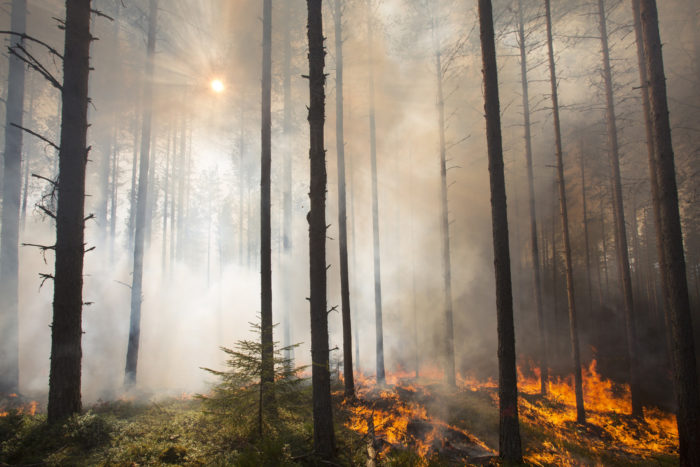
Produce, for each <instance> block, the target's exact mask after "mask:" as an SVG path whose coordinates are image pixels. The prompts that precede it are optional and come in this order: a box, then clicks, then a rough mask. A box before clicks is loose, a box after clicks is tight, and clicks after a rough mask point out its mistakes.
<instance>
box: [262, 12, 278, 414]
mask: <svg viewBox="0 0 700 467" xmlns="http://www.w3.org/2000/svg"><path fill="white" fill-rule="evenodd" d="M271 105H272V0H263V61H262V117H261V118H262V128H261V148H262V154H261V159H260V327H261V332H260V337H261V343H262V355H261V358H262V370H261V373H260V375H261V378H260V385H261V387H262V391H263V397H262V403H263V406H264V407H265V410H268V409H270V408H271V404H272V403H273V401H274V396H273V392H272V389H273V388H272V384H273V383H274V380H275V368H274V361H273V357H274V355H273V354H274V348H273V345H274V344H273V342H272V246H271V236H272V231H271V226H270V191H271V189H270V170H271V164H272V112H271Z"/></svg>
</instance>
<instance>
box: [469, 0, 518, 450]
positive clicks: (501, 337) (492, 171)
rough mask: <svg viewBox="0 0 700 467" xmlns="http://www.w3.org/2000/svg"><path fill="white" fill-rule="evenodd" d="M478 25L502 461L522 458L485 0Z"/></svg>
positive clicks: (494, 74) (492, 50)
mask: <svg viewBox="0 0 700 467" xmlns="http://www.w3.org/2000/svg"><path fill="white" fill-rule="evenodd" d="M479 25H480V30H481V53H482V61H483V62H482V63H483V73H484V111H485V115H486V142H487V145H488V154H489V175H490V184H491V221H492V226H493V256H494V266H495V272H496V313H497V318H496V319H497V321H498V399H499V416H500V428H499V439H498V451H499V455H500V457H501V458H503V459H504V460H505V461H506V462H514V463H520V462H522V449H521V444H520V426H519V423H518V377H517V373H516V368H515V329H514V326H513V290H512V284H511V276H510V246H509V240H508V206H507V202H506V180H505V174H504V168H503V143H502V139H501V113H500V103H499V98H498V66H497V64H496V42H495V39H494V33H493V12H492V7H491V0H479Z"/></svg>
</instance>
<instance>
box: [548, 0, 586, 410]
mask: <svg viewBox="0 0 700 467" xmlns="http://www.w3.org/2000/svg"><path fill="white" fill-rule="evenodd" d="M549 3H550V0H545V1H544V4H545V10H546V13H545V14H546V18H547V49H548V52H549V73H550V82H551V85H552V111H553V113H554V140H555V146H556V147H555V152H556V158H557V180H558V185H559V211H560V214H561V226H562V238H563V241H564V261H565V264H564V266H565V271H566V295H567V299H568V303H569V332H570V338H571V357H572V360H573V372H574V391H575V393H576V421H577V422H578V423H586V413H585V411H584V408H583V378H582V376H581V353H580V350H579V343H578V326H577V322H576V300H575V296H574V270H573V264H572V259H571V240H570V238H569V213H568V210H567V206H566V182H565V180H564V155H563V150H562V142H561V124H560V121H559V97H558V94H557V75H556V70H555V68H554V47H553V45H552V13H551V8H550V4H549Z"/></svg>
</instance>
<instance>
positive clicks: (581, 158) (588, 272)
mask: <svg viewBox="0 0 700 467" xmlns="http://www.w3.org/2000/svg"><path fill="white" fill-rule="evenodd" d="M579 168H580V169H581V210H582V211H583V242H584V246H585V248H586V251H585V255H586V287H587V289H588V302H587V304H588V306H587V311H588V316H587V320H586V321H587V322H586V324H588V325H589V326H584V329H585V330H587V331H590V324H591V323H592V322H593V316H592V314H593V280H592V279H591V242H590V236H589V235H588V204H587V201H588V199H587V196H586V166H585V157H584V155H583V143H581V154H579Z"/></svg>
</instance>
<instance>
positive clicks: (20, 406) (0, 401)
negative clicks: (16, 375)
mask: <svg viewBox="0 0 700 467" xmlns="http://www.w3.org/2000/svg"><path fill="white" fill-rule="evenodd" d="M38 406H39V403H38V402H37V401H34V400H29V399H25V398H23V397H21V396H19V395H17V394H15V393H12V394H7V395H0V417H7V416H8V415H9V414H10V412H11V411H16V413H18V414H27V415H35V414H36V410H37V407H38Z"/></svg>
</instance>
